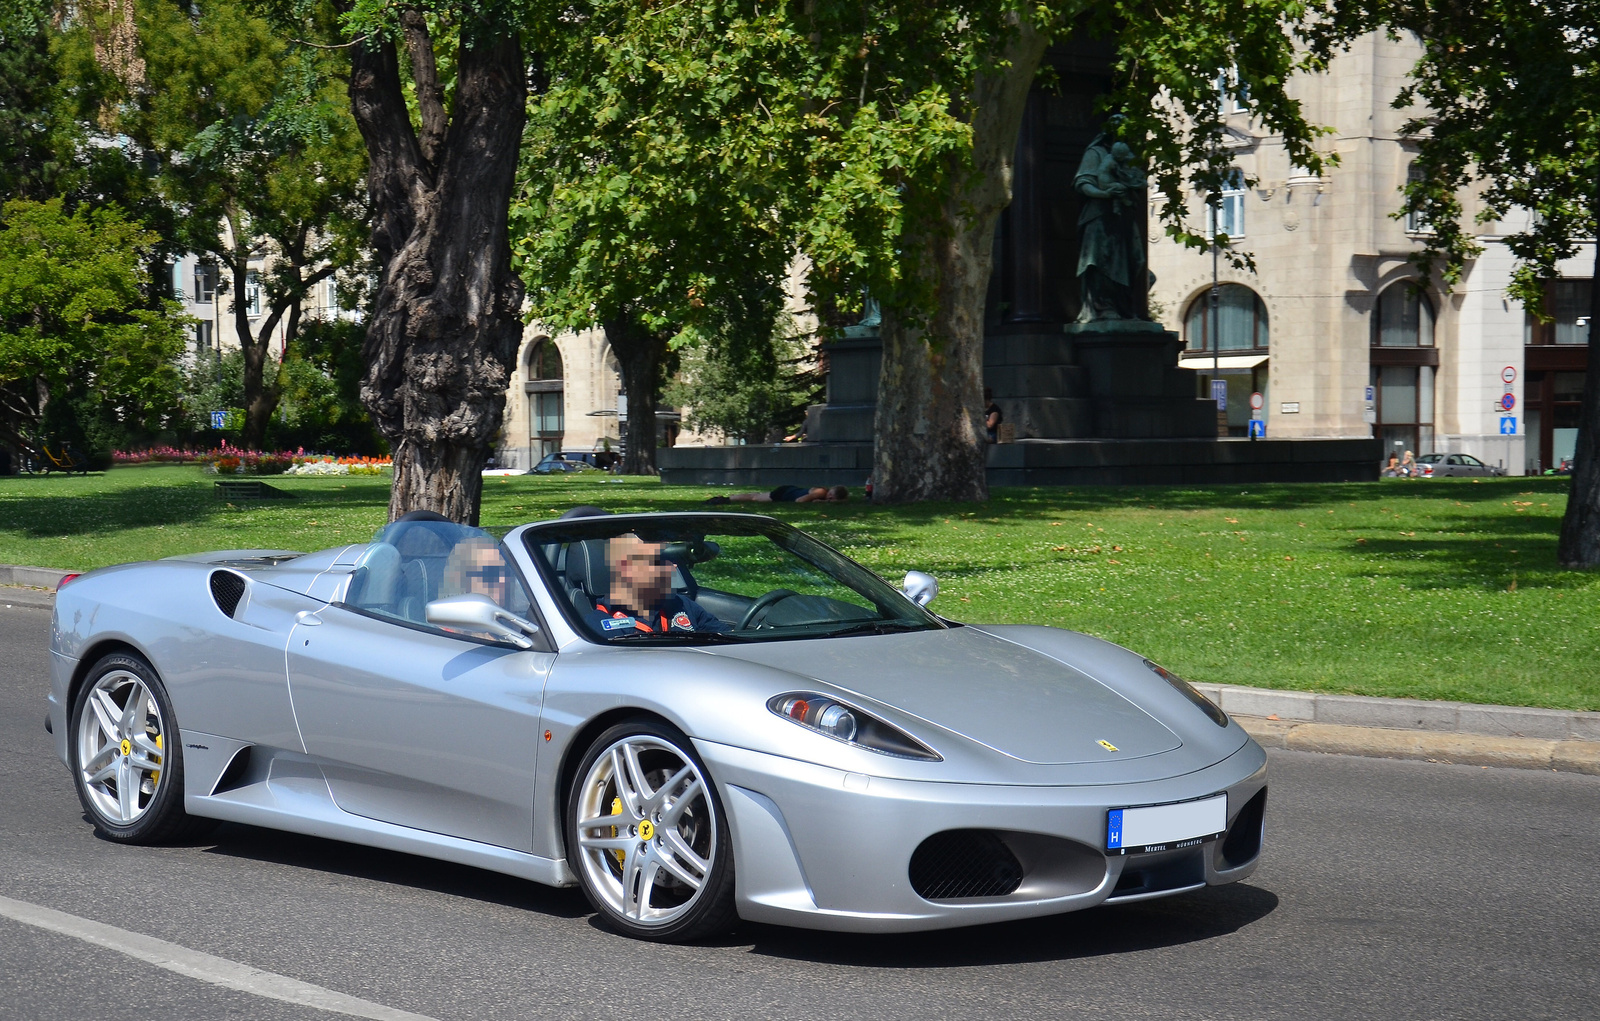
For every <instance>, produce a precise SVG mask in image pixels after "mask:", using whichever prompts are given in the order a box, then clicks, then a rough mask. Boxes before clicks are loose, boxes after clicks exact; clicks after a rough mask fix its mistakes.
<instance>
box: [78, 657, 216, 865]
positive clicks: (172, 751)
mask: <svg viewBox="0 0 1600 1021" xmlns="http://www.w3.org/2000/svg"><path fill="white" fill-rule="evenodd" d="M173 719H174V717H173V712H172V701H171V699H169V698H168V697H167V689H166V688H165V687H164V686H163V685H162V683H161V679H160V677H158V676H157V675H156V672H155V669H154V668H153V667H151V666H150V664H149V663H147V662H145V661H144V660H143V659H141V658H140V657H138V656H134V655H129V654H126V653H113V654H112V655H109V656H106V657H105V658H103V659H101V660H100V661H99V662H98V663H96V664H95V665H94V667H93V668H92V669H91V670H90V671H89V675H88V677H87V678H85V680H84V682H83V687H82V688H80V689H79V691H78V696H77V699H76V700H75V701H74V703H73V708H72V726H71V730H70V731H69V734H70V735H71V736H70V739H69V741H68V750H69V752H70V756H71V759H72V777H73V780H74V781H76V786H77V789H78V798H79V800H80V801H82V802H83V807H84V809H85V811H87V812H88V813H89V817H90V818H91V819H93V820H94V824H95V827H96V828H97V829H99V830H100V832H101V833H103V834H105V836H106V837H108V838H109V839H111V840H115V841H118V842H119V843H126V844H155V843H162V842H165V841H170V840H177V839H182V838H184V837H188V836H191V835H193V834H194V833H196V832H199V831H200V830H202V829H205V828H208V827H209V826H211V825H212V823H211V822H210V821H209V820H205V819H196V818H194V817H192V816H190V815H188V814H187V813H186V812H184V810H183V754H182V751H181V750H180V748H179V741H178V728H177V726H176V725H175V724H174V722H173Z"/></svg>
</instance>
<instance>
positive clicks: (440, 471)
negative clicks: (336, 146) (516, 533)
mask: <svg viewBox="0 0 1600 1021" xmlns="http://www.w3.org/2000/svg"><path fill="white" fill-rule="evenodd" d="M405 38H406V43H407V45H408V47H409V48H410V52H411V61H410V64H411V69H412V76H413V78H415V79H416V84H417V90H416V93H417V96H418V101H419V102H420V103H421V104H422V106H423V110H422V117H421V121H422V125H423V138H422V139H421V140H420V141H419V140H418V137H417V134H416V131H415V130H413V128H412V125H411V120H410V114H409V112H408V110H407V107H406V101H405V94H404V92H403V91H402V88H401V84H400V74H399V67H398V61H397V59H396V53H395V48H394V44H393V43H392V42H389V41H380V40H372V41H369V42H367V43H365V44H363V45H361V46H358V47H355V48H353V50H352V58H351V63H352V69H351V70H352V73H351V78H350V99H351V105H352V108H353V109H354V111H355V118H356V123H357V125H358V126H359V127H360V129H361V134H362V137H363V138H364V139H365V140H366V144H367V152H368V155H369V158H370V166H369V170H368V174H367V189H368V194H369V196H370V198H371V201H372V209H373V230H372V244H373V248H374V250H375V253H376V255H377V257H378V261H379V264H380V265H381V266H382V267H383V269H382V276H381V279H380V282H379V287H378V292H377V295H376V297H375V298H374V300H373V306H372V310H371V317H370V319H369V322H368V327H367V340H366V344H365V346H364V348H363V357H364V359H365V361H366V365H367V370H366V376H365V378H364V379H363V381H362V385H361V400H362V403H363V404H365V405H366V407H367V409H368V410H369V411H370V412H371V414H372V419H373V422H374V423H375V424H376V425H377V427H378V429H379V431H380V432H381V433H382V434H383V435H384V437H385V438H386V439H387V440H388V441H389V443H390V446H391V447H392V448H393V456H394V487H393V489H392V490H391V492H390V496H389V518H390V520H393V519H394V518H397V517H399V516H400V515H402V514H404V513H406V512H407V511H412V510H419V509H421V510H432V511H436V512H438V513H440V514H443V515H444V516H445V517H448V518H450V519H452V520H455V521H462V522H467V523H470V524H476V523H477V521H478V511H479V501H480V499H481V496H482V490H483V479H482V474H481V473H482V470H483V465H484V462H485V461H486V460H487V458H488V455H489V444H490V442H491V441H492V440H493V438H494V436H495V434H496V433H498V432H499V430H500V427H501V422H502V420H503V418H504V414H505V397H506V385H507V381H508V380H509V379H510V375H511V369H512V366H513V362H514V360H515V358H516V352H517V347H518V344H519V342H520V340H521V335H522V324H521V308H522V295H523V287H522V281H521V280H520V279H519V278H518V277H517V276H516V275H515V274H514V273H512V272H511V266H510V261H511V249H510V245H509V243H508V241H507V234H506V232H507V227H506V217H507V213H508V210H509V207H510V202H511V191H512V186H513V181H514V176H515V172H516V165H517V151H518V147H519V146H520V144H521V139H522V122H523V111H524V104H525V102H526V91H527V90H526V83H525V81H524V72H523V65H522V48H521V45H520V44H519V43H518V42H517V39H516V37H515V35H512V36H511V37H508V38H502V39H480V40H478V41H476V42H472V41H463V42H462V44H461V47H460V51H459V53H458V55H457V66H456V88H455V99H454V107H453V109H452V110H451V112H450V114H449V117H448V119H446V118H445V116H444V114H443V112H442V110H440V109H438V108H437V106H436V104H437V101H438V97H439V96H440V95H441V94H442V93H441V91H440V90H439V89H438V88H437V82H436V80H435V71H434V62H433V56H432V49H431V46H432V42H431V40H430V39H429V38H428V35H427V32H426V27H425V26H424V25H423V24H421V22H420V19H413V20H412V21H409V22H407V24H406V25H405Z"/></svg>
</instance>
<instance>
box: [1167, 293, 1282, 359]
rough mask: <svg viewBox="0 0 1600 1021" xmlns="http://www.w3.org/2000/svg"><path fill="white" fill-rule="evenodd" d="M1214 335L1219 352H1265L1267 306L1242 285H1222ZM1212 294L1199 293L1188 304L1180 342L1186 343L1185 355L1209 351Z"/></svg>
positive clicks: (1258, 296)
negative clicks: (1218, 340)
mask: <svg viewBox="0 0 1600 1021" xmlns="http://www.w3.org/2000/svg"><path fill="white" fill-rule="evenodd" d="M1218 292H1219V293H1218V299H1219V300H1218V307H1217V317H1216V318H1217V335H1218V336H1219V337H1220V338H1221V343H1220V344H1218V345H1217V347H1218V350H1219V351H1241V352H1243V351H1253V352H1262V351H1265V350H1266V349H1267V306H1266V305H1265V304H1264V303H1263V302H1262V301H1261V297H1260V295H1258V294H1256V292H1255V291H1252V290H1251V289H1250V288H1248V287H1245V286H1243V285H1242V284H1223V285H1222V286H1221V287H1219V288H1218ZM1211 324H1212V317H1211V291H1210V289H1209V288H1208V289H1207V290H1204V291H1201V292H1200V294H1199V295H1197V296H1196V297H1195V299H1194V300H1193V301H1191V302H1189V309H1188V311H1187V312H1186V313H1185V314H1184V317H1183V339H1184V340H1186V341H1187V342H1188V345H1187V348H1186V351H1187V353H1189V354H1193V353H1194V352H1196V351H1210V350H1211Z"/></svg>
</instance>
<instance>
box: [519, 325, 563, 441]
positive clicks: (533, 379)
mask: <svg viewBox="0 0 1600 1021" xmlns="http://www.w3.org/2000/svg"><path fill="white" fill-rule="evenodd" d="M563 375H564V373H563V367H562V364H561V351H560V350H559V349H558V348H557V347H556V345H555V342H554V341H552V340H550V339H549V338H548V337H546V338H543V339H541V340H538V341H535V342H534V344H533V346H532V347H531V348H530V349H529V351H528V377H527V379H528V382H527V384H526V386H527V396H528V445H529V446H530V447H532V448H533V450H534V451H535V453H536V454H537V456H539V457H543V456H544V455H546V454H552V453H556V452H557V451H559V450H560V449H561V441H562V437H563V434H564V433H565V431H566V420H565V411H564V409H563V406H562V405H563V396H564V395H563V392H562V391H563V387H564V383H563Z"/></svg>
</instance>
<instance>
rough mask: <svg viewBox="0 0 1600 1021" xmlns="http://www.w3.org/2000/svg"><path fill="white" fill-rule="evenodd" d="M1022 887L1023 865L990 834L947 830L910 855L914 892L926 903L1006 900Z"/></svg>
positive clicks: (918, 846)
mask: <svg viewBox="0 0 1600 1021" xmlns="http://www.w3.org/2000/svg"><path fill="white" fill-rule="evenodd" d="M1021 885H1022V863H1021V862H1019V861H1017V856H1016V855H1015V854H1013V853H1012V852H1011V848H1009V847H1007V846H1006V845H1005V842H1004V841H1002V840H1001V839H1000V838H999V837H997V836H995V835H994V834H993V833H992V832H990V831H989V830H945V831H944V832H943V833H935V834H934V835H933V836H931V837H929V838H928V839H927V840H924V841H923V842H922V843H921V844H919V845H917V849H916V851H914V852H913V853H912V855H911V888H912V889H913V890H915V891H917V896H919V897H921V898H923V899H924V900H958V899H961V898H964V897H1006V896H1009V895H1010V894H1013V893H1015V892H1016V890H1017V887H1019V886H1021Z"/></svg>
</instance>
